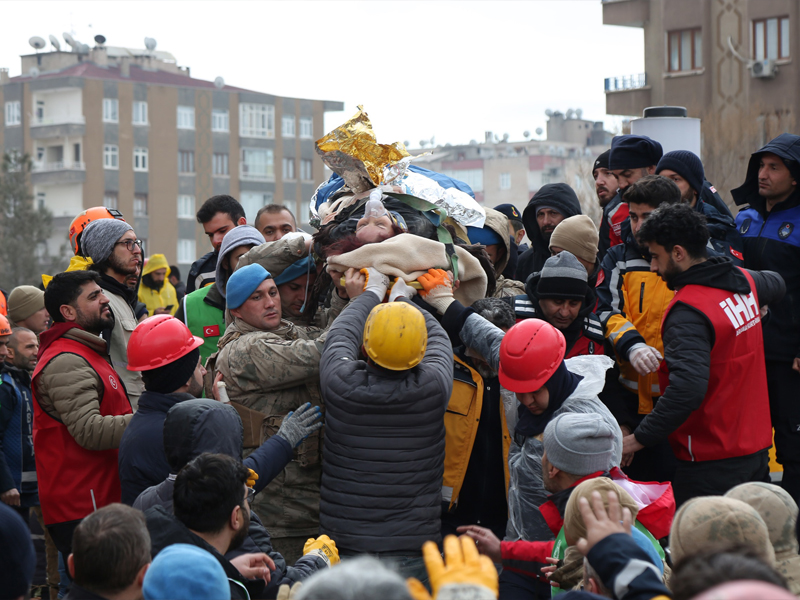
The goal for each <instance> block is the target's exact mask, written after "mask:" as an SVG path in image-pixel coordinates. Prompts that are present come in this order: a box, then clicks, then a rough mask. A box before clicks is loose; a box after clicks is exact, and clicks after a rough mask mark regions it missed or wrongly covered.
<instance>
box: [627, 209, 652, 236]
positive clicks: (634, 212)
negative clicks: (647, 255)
mask: <svg viewBox="0 0 800 600" xmlns="http://www.w3.org/2000/svg"><path fill="white" fill-rule="evenodd" d="M654 210H655V208H653V207H652V206H650V205H649V204H637V203H635V202H631V203H629V204H628V212H629V214H630V217H631V231H632V232H633V235H634V237H636V235H637V234H638V233H639V229H640V228H641V227H642V223H644V222H645V221H646V220H647V218H648V217H649V216H650V215H651V214H652V212H653V211H654Z"/></svg>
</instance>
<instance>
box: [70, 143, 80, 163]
mask: <svg viewBox="0 0 800 600" xmlns="http://www.w3.org/2000/svg"><path fill="white" fill-rule="evenodd" d="M72 162H74V163H75V164H80V163H81V145H80V144H72Z"/></svg>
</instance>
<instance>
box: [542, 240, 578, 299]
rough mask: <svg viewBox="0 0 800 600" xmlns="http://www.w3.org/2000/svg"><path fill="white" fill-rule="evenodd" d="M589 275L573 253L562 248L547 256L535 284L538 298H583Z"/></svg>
mask: <svg viewBox="0 0 800 600" xmlns="http://www.w3.org/2000/svg"><path fill="white" fill-rule="evenodd" d="M588 279H589V275H588V274H587V273H586V269H585V268H584V267H583V265H582V264H581V263H580V262H578V259H577V258H575V255H574V254H572V253H571V252H567V251H566V250H564V251H563V252H559V253H558V254H556V255H555V256H551V257H550V258H548V259H547V260H546V261H545V263H544V266H543V267H542V270H541V272H540V273H539V283H538V284H537V285H536V295H537V296H539V298H572V299H575V300H583V299H584V298H585V297H586V292H588V291H589V284H588Z"/></svg>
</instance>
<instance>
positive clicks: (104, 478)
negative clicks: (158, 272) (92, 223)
mask: <svg viewBox="0 0 800 600" xmlns="http://www.w3.org/2000/svg"><path fill="white" fill-rule="evenodd" d="M107 221H108V222H113V223H117V222H120V223H121V221H112V220H110V219H109V220H107ZM99 222H100V221H97V223H99ZM84 239H85V238H84ZM100 277H101V276H100V275H99V274H98V273H96V272H94V271H72V272H65V273H59V274H58V275H56V276H55V277H53V280H52V281H51V282H50V285H48V286H47V290H46V291H45V293H44V304H45V306H46V307H47V312H49V313H50V318H52V319H53V323H54V325H53V326H52V327H51V328H50V329H48V330H47V331H45V332H44V333H43V334H42V335H41V349H40V351H39V362H38V364H37V365H36V369H35V370H34V371H33V385H32V389H33V397H34V399H35V400H36V402H35V403H34V407H33V411H34V412H33V446H34V451H35V455H36V472H37V475H38V480H39V500H40V502H41V506H42V516H43V518H44V522H45V525H46V526H47V528H48V530H49V531H50V535H51V536H52V538H53V541H54V542H55V545H56V548H58V550H59V551H60V552H61V553H62V554H63V555H64V556H68V555H69V554H70V552H71V546H72V533H73V532H74V531H75V528H76V527H77V526H78V524H79V523H80V521H81V520H82V519H83V518H84V517H85V516H86V515H88V514H89V513H91V512H93V511H95V510H97V509H98V508H100V507H102V506H106V505H108V504H111V503H113V502H119V501H120V484H119V470H118V467H117V448H118V447H119V442H120V440H121V439H122V434H123V432H124V431H125V427H127V425H128V423H129V422H130V420H131V415H132V412H133V411H132V410H131V404H130V402H129V401H128V397H127V396H126V395H125V387H124V386H123V385H122V382H121V381H120V378H119V376H118V375H117V373H116V371H114V369H113V367H112V366H111V364H110V362H109V360H108V344H107V342H106V341H105V340H104V339H102V338H101V337H100V333H101V332H102V331H103V330H104V329H106V328H108V327H110V326H111V325H113V319H114V317H113V316H112V315H111V311H110V309H109V301H108V298H107V297H106V296H105V294H104V293H103V290H102V288H101V287H100V286H99V285H98V282H99V280H100Z"/></svg>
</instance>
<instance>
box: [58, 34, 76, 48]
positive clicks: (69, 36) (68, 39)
mask: <svg viewBox="0 0 800 600" xmlns="http://www.w3.org/2000/svg"><path fill="white" fill-rule="evenodd" d="M61 37H63V38H64V41H65V42H67V43H68V44H69V45H70V47H71V48H76V47H77V45H78V42H76V41H75V38H74V37H72V34H70V33H69V32H67V31H65V32H64V33H62V34H61Z"/></svg>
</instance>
